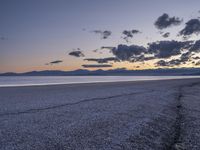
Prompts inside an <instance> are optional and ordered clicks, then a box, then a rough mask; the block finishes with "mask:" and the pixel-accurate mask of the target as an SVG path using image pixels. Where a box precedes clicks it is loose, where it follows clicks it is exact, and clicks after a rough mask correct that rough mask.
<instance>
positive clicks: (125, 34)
mask: <svg viewBox="0 0 200 150" xmlns="http://www.w3.org/2000/svg"><path fill="white" fill-rule="evenodd" d="M138 33H141V32H140V31H139V30H135V29H133V30H124V31H123V32H122V34H123V37H122V38H123V39H124V40H126V42H129V39H130V38H133V35H134V34H138Z"/></svg>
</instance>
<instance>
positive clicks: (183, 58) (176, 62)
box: [156, 52, 192, 67]
mask: <svg viewBox="0 0 200 150" xmlns="http://www.w3.org/2000/svg"><path fill="white" fill-rule="evenodd" d="M191 56H192V54H191V53H190V52H186V53H183V54H181V56H180V58H179V59H172V60H170V61H166V60H159V61H158V62H157V63H156V65H157V66H168V67H173V66H178V65H181V64H185V63H186V62H188V61H189V60H190V58H191Z"/></svg>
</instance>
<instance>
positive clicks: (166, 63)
mask: <svg viewBox="0 0 200 150" xmlns="http://www.w3.org/2000/svg"><path fill="white" fill-rule="evenodd" d="M180 64H181V60H180V59H172V60H170V61H165V60H159V61H158V62H157V63H156V65H157V66H166V67H173V66H177V65H180Z"/></svg>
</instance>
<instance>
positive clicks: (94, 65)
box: [82, 64, 112, 68]
mask: <svg viewBox="0 0 200 150" xmlns="http://www.w3.org/2000/svg"><path fill="white" fill-rule="evenodd" d="M82 67H84V68H106V67H112V65H110V64H101V65H100V64H88V65H82Z"/></svg>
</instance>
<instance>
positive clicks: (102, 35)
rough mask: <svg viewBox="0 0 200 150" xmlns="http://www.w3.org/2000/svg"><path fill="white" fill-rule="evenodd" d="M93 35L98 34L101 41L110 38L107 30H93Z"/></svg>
mask: <svg viewBox="0 0 200 150" xmlns="http://www.w3.org/2000/svg"><path fill="white" fill-rule="evenodd" d="M92 32H93V33H95V34H99V35H100V36H101V38H102V39H107V38H108V37H109V36H111V34H112V32H111V31H108V30H104V31H102V30H94V31H92Z"/></svg>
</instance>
